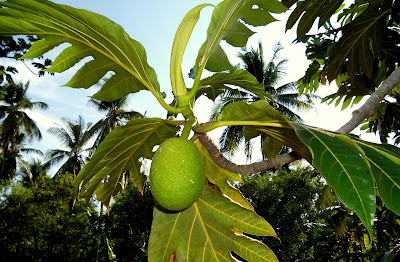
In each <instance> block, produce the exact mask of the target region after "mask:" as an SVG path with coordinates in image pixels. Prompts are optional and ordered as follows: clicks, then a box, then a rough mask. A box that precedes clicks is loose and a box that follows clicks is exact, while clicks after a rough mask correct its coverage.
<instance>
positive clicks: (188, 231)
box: [148, 186, 278, 262]
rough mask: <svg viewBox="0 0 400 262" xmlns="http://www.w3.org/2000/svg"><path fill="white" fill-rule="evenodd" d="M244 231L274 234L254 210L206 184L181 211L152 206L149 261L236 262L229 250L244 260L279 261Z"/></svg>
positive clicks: (252, 233) (255, 233) (267, 234)
mask: <svg viewBox="0 0 400 262" xmlns="http://www.w3.org/2000/svg"><path fill="white" fill-rule="evenodd" d="M244 233H246V235H244ZM247 234H251V235H258V236H274V237H277V236H276V233H275V231H274V230H273V228H272V227H271V226H270V225H269V224H268V222H266V221H265V220H264V219H263V218H261V217H260V216H258V215H257V214H256V213H255V212H254V211H252V210H249V209H247V208H243V207H241V206H240V205H237V204H236V203H234V202H232V201H230V200H229V199H228V198H226V197H224V196H223V194H222V193H221V192H220V191H219V190H218V189H217V188H213V187H212V186H205V187H204V189H203V192H202V194H201V195H200V197H199V199H198V200H197V201H196V202H195V203H194V204H193V205H192V206H191V207H189V208H187V209H185V210H183V211H181V212H178V213H164V212H161V211H160V210H158V209H157V208H154V213H153V224H152V230H151V234H150V240H149V250H148V252H149V261H157V262H158V261H171V260H170V259H171V258H173V260H172V261H177V262H180V261H196V260H198V259H200V258H201V260H202V261H236V260H235V259H234V258H233V257H232V255H231V252H235V254H237V255H239V256H240V257H242V258H244V259H246V260H247V261H278V260H277V258H276V256H275V255H274V253H273V252H272V251H271V250H270V249H269V248H268V247H267V246H265V245H264V244H262V243H261V242H259V241H257V240H254V239H252V238H250V237H249V236H248V235H247Z"/></svg>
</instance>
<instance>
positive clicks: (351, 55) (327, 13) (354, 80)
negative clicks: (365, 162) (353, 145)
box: [285, 0, 400, 143]
mask: <svg viewBox="0 0 400 262" xmlns="http://www.w3.org/2000/svg"><path fill="white" fill-rule="evenodd" d="M295 2H297V4H296V8H295V10H294V11H293V12H292V14H291V16H290V18H289V20H288V21H287V25H286V27H287V29H289V28H291V27H292V26H293V25H294V24H295V23H296V22H297V21H299V26H298V31H297V37H298V39H297V40H298V41H299V42H304V43H306V45H307V50H306V55H307V57H308V59H309V60H310V61H312V63H311V64H310V66H309V68H308V70H307V72H306V74H305V76H304V78H302V79H300V80H299V81H301V83H302V88H301V92H303V91H305V92H313V91H315V90H316V89H317V88H318V86H319V84H320V83H321V84H323V85H325V84H326V82H327V81H330V82H332V81H334V80H335V81H336V84H337V86H338V87H339V90H338V91H337V92H335V93H333V94H331V95H329V96H327V97H325V98H324V99H323V101H327V102H329V103H333V102H335V105H336V106H338V105H339V104H340V103H341V102H342V103H343V105H342V109H345V108H347V107H348V106H351V105H353V104H357V103H358V102H360V100H361V99H362V98H363V97H364V96H366V95H370V94H371V93H373V92H374V91H375V90H376V88H377V87H378V86H379V85H380V84H381V82H382V81H383V80H385V79H386V78H387V77H388V76H389V75H390V74H391V73H392V72H393V71H394V70H395V69H396V68H397V63H398V61H399V58H400V52H399V51H400V49H399V46H398V43H399V41H400V36H399V33H398V32H399V13H398V6H397V5H398V3H397V2H396V1H386V0H379V1H355V2H354V3H352V4H351V5H349V6H346V8H343V7H344V4H343V3H344V1H342V0H339V1H325V0H321V1H286V3H285V4H286V5H288V6H289V5H292V4H294V3H295ZM330 7H332V8H330ZM334 13H335V14H337V20H336V21H334V20H333V18H332V14H334ZM317 17H319V23H318V27H319V28H320V27H322V26H323V27H324V29H325V30H323V31H322V33H319V34H315V35H306V33H307V32H308V31H309V29H310V28H311V25H312V24H313V23H314V21H315V19H316V18H317ZM389 96H391V97H392V98H395V99H396V101H395V102H394V101H393V100H389V101H388V100H384V101H382V104H381V105H380V106H379V107H378V108H377V110H376V111H375V114H374V116H372V117H370V118H369V119H368V122H369V123H368V124H367V125H365V126H364V128H366V129H369V130H370V131H374V132H377V131H378V130H379V133H380V137H381V141H382V142H383V143H386V142H387V138H388V137H389V134H390V133H392V132H394V133H395V138H397V137H398V133H399V125H398V121H399V120H398V114H396V113H395V112H396V111H395V110H392V109H395V108H396V107H398V98H397V97H398V91H396V90H394V91H393V92H392V93H390V94H389ZM386 108H388V109H389V110H387V111H385V109H386ZM397 142H398V141H396V143H397Z"/></svg>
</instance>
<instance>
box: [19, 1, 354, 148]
mask: <svg viewBox="0 0 400 262" xmlns="http://www.w3.org/2000/svg"><path fill="white" fill-rule="evenodd" d="M54 2H57V3H61V4H67V5H70V6H73V7H77V8H83V9H88V10H90V11H93V12H96V13H99V14H102V15H104V16H106V17H108V18H110V19H111V20H113V21H115V22H116V23H118V24H120V25H122V27H123V28H124V29H125V30H126V31H127V33H128V34H129V35H130V36H131V37H132V38H133V39H135V40H137V41H139V42H140V43H142V44H143V46H144V47H145V49H146V51H147V56H148V63H149V65H150V66H152V67H153V68H154V69H155V71H156V73H157V76H158V81H159V82H160V85H161V90H162V91H164V92H166V93H167V100H168V101H170V100H172V92H171V87H170V79H169V60H170V52H171V48H172V43H173V39H174V35H175V31H176V29H177V28H178V26H179V23H180V21H181V19H182V18H183V17H184V16H185V14H186V13H187V12H188V11H189V10H190V9H191V8H193V7H195V6H196V5H199V4H202V3H203V2H202V1H194V0H187V1H128V0H114V1H104V0H100V1H93V0H80V1H76V0H57V1H54ZM208 2H209V3H212V4H217V3H218V2H219V1H208ZM212 10H213V9H212V8H211V7H208V8H205V9H204V10H203V12H202V14H201V17H200V20H199V22H198V24H197V26H196V27H195V30H194V33H193V35H192V38H191V41H190V42H189V46H188V48H187V52H186V54H185V57H184V61H183V68H182V69H183V74H184V76H186V75H187V73H188V72H189V70H190V68H191V67H192V66H193V64H194V59H195V57H196V56H197V50H198V48H199V47H200V46H201V44H202V43H203V41H204V40H205V32H206V30H207V26H208V23H209V21H210V16H211V13H212ZM277 17H278V18H280V19H281V20H282V21H281V22H275V23H272V24H270V25H268V26H265V27H260V28H255V29H254V30H256V31H257V32H258V33H257V34H255V35H254V36H252V37H251V38H250V39H249V43H248V46H254V47H256V45H257V43H258V41H260V40H261V41H262V43H263V46H264V50H265V59H267V60H269V59H270V57H271V54H272V52H268V51H269V50H271V47H272V45H273V43H274V42H275V41H277V40H280V41H281V42H282V44H283V45H284V46H285V47H286V49H285V50H284V51H283V52H282V55H284V56H285V58H288V59H289V63H288V64H287V72H288V76H287V78H286V79H285V80H286V81H285V82H290V81H295V80H297V79H299V78H300V77H301V76H303V75H304V72H305V70H306V69H307V66H308V63H309V62H308V61H307V60H306V58H305V55H304V51H305V47H304V46H302V45H295V44H292V42H293V40H294V39H295V31H294V30H291V31H289V32H287V33H286V34H285V32H284V25H285V20H286V19H287V17H288V14H284V15H280V16H277ZM64 47H65V46H64ZM60 50H61V49H60V48H58V49H56V50H55V51H52V52H50V53H49V54H48V56H49V57H50V58H51V57H53V59H54V57H55V55H56V54H57V53H59V52H60ZM227 51H228V54H229V55H230V59H231V62H232V63H233V64H237V63H238V62H239V60H238V59H237V57H236V54H237V52H238V50H237V49H233V48H229V47H227ZM82 64H83V62H81V63H80V64H79V65H80V66H82ZM79 65H78V66H75V67H74V68H72V69H70V70H68V71H67V72H64V73H61V74H57V75H55V76H48V75H47V76H45V77H41V78H38V77H37V76H35V75H33V74H32V73H30V72H29V71H28V70H27V69H26V68H25V67H24V66H23V65H22V64H21V63H19V64H18V69H19V71H20V74H18V77H20V78H21V80H23V81H26V80H27V79H29V80H30V82H31V85H30V89H29V91H30V96H31V97H32V99H33V100H35V101H44V102H46V103H48V104H49V106H50V108H49V109H48V110H47V111H42V112H38V111H36V112H33V113H31V116H32V118H34V119H35V120H36V121H37V122H38V125H39V127H40V128H41V131H42V134H43V135H44V139H43V141H41V142H39V143H34V144H33V147H35V148H40V149H41V150H43V151H46V150H47V149H50V148H62V146H61V145H60V143H59V142H58V140H57V139H56V138H55V137H53V136H51V135H49V134H48V133H47V132H46V130H47V129H48V128H49V127H50V126H53V125H54V123H55V122H59V121H60V120H61V118H62V117H67V118H69V119H73V120H74V119H77V118H78V115H79V114H82V115H83V116H84V118H85V119H86V120H87V122H89V121H91V122H96V121H98V120H99V119H100V118H102V117H103V116H102V115H101V114H99V113H98V112H96V111H95V110H94V109H92V108H90V107H89V106H87V101H88V99H89V96H90V95H92V94H94V93H95V91H96V88H93V87H92V88H91V89H89V90H84V89H72V88H69V87H61V85H63V84H65V83H66V82H68V80H69V79H70V78H71V77H72V75H73V73H74V72H75V71H76V70H77V69H79ZM189 82H190V81H189ZM335 90H336V89H335V87H331V88H320V95H322V96H324V95H327V94H330V93H332V92H334V91H335ZM131 106H132V109H133V110H136V111H139V112H141V113H144V112H147V116H149V117H155V116H157V117H165V115H166V111H165V110H163V109H162V108H161V106H159V104H158V102H157V101H156V100H155V99H154V98H153V97H152V96H151V94H150V93H149V92H146V91H141V92H139V93H136V94H134V95H133V96H132V97H131ZM211 106H212V103H211V102H210V101H207V99H202V100H201V102H200V103H198V105H197V107H196V108H195V113H197V114H198V117H199V119H200V121H201V122H202V121H207V119H208V116H209V109H210V108H211ZM339 111H340V110H339V109H334V108H333V107H332V106H331V107H327V106H318V110H315V111H313V112H310V113H308V114H305V115H302V116H304V119H305V120H306V123H307V124H309V125H313V126H319V127H323V128H326V129H330V130H335V129H337V128H338V127H340V126H341V125H342V124H344V123H345V122H346V121H347V120H348V119H349V118H350V114H349V111H346V112H339ZM216 132H219V131H216Z"/></svg>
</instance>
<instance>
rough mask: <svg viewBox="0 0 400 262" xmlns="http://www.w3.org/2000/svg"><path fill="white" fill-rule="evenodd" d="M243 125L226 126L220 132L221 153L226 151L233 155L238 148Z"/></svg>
mask: <svg viewBox="0 0 400 262" xmlns="http://www.w3.org/2000/svg"><path fill="white" fill-rule="evenodd" d="M243 132H244V126H228V127H226V128H225V129H224V131H223V132H222V135H221V137H220V139H219V145H220V150H221V152H222V153H228V154H229V156H233V155H234V154H235V152H236V150H237V149H238V148H239V145H240V143H241V141H242V140H243V139H244V136H243Z"/></svg>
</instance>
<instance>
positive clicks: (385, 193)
mask: <svg viewBox="0 0 400 262" xmlns="http://www.w3.org/2000/svg"><path fill="white" fill-rule="evenodd" d="M357 143H358V144H359V145H360V146H361V147H362V149H363V150H364V152H365V154H366V156H367V157H366V158H367V159H368V161H369V164H370V166H371V170H372V173H373V175H374V177H375V183H376V185H377V187H378V192H379V196H380V197H381V199H382V201H383V203H385V205H386V206H387V207H388V208H389V209H390V210H392V211H393V212H395V213H396V214H398V215H400V201H399V199H400V172H399V171H400V156H399V155H396V154H395V153H393V152H392V151H390V150H388V149H386V148H385V147H384V146H382V145H376V144H372V143H366V142H364V141H360V140H358V141H357Z"/></svg>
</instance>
